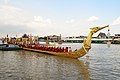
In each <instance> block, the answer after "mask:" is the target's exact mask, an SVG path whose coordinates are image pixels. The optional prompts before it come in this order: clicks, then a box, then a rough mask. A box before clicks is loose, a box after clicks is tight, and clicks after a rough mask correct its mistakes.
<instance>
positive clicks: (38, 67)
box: [0, 43, 120, 80]
mask: <svg viewBox="0 0 120 80" xmlns="http://www.w3.org/2000/svg"><path fill="white" fill-rule="evenodd" d="M60 46H70V47H72V49H79V47H80V46H82V44H80V43H65V44H62V45H60ZM87 55H88V56H90V59H89V61H88V60H86V55H85V56H84V57H82V58H79V59H70V58H63V57H59V56H53V55H48V54H42V53H36V52H30V51H24V50H19V51H0V80H120V45H114V44H111V46H110V47H109V48H108V47H107V44H92V48H91V50H90V51H89V52H88V54H87Z"/></svg>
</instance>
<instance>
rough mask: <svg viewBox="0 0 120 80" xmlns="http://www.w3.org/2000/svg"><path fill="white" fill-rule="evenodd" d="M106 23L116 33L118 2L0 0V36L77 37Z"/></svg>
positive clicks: (119, 19)
mask: <svg viewBox="0 0 120 80" xmlns="http://www.w3.org/2000/svg"><path fill="white" fill-rule="evenodd" d="M108 24H109V25H110V33H111V35H114V34H116V33H119V34H120V0H0V36H5V35H7V34H9V35H10V36H15V35H18V36H20V35H22V34H24V33H26V34H32V35H38V36H46V35H59V34H62V36H79V35H87V34H88V32H89V28H90V27H95V26H105V25H108ZM101 32H105V33H107V29H104V30H102V31H101ZM98 33H99V32H98ZM98 33H97V34H98Z"/></svg>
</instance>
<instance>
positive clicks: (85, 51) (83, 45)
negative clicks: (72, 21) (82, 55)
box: [83, 45, 88, 53]
mask: <svg viewBox="0 0 120 80" xmlns="http://www.w3.org/2000/svg"><path fill="white" fill-rule="evenodd" d="M83 49H84V51H85V52H86V53H87V52H88V51H87V50H86V49H85V46H84V45H83Z"/></svg>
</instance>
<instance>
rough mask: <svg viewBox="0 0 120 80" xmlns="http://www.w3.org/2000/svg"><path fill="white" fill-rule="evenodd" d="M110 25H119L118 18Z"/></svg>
mask: <svg viewBox="0 0 120 80" xmlns="http://www.w3.org/2000/svg"><path fill="white" fill-rule="evenodd" d="M112 25H120V16H119V17H118V18H117V19H116V20H115V21H113V23H112Z"/></svg>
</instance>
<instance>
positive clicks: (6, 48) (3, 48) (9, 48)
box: [0, 44, 22, 51]
mask: <svg viewBox="0 0 120 80" xmlns="http://www.w3.org/2000/svg"><path fill="white" fill-rule="evenodd" d="M21 49H22V48H20V47H19V46H18V45H15V44H0V50H1V51H14V50H21Z"/></svg>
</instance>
